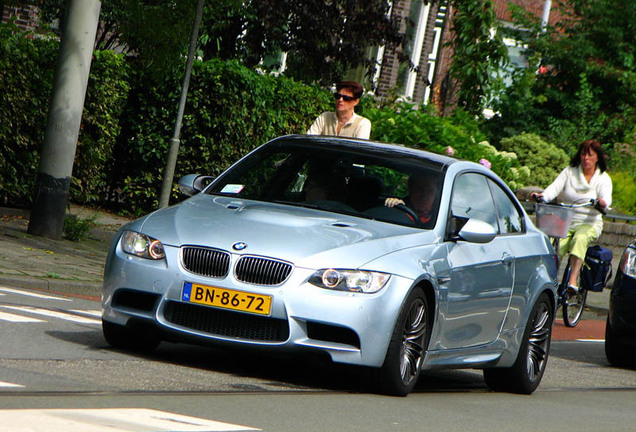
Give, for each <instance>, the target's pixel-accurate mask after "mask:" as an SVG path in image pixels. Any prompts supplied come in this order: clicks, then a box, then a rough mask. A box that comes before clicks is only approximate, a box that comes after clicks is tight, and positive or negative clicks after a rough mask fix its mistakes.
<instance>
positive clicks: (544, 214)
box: [535, 198, 605, 327]
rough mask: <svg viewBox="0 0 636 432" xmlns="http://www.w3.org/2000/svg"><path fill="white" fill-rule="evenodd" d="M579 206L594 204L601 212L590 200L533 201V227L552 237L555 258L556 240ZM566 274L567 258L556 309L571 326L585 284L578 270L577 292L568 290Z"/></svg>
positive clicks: (575, 321) (579, 309) (595, 203)
mask: <svg viewBox="0 0 636 432" xmlns="http://www.w3.org/2000/svg"><path fill="white" fill-rule="evenodd" d="M582 207H594V208H595V209H596V210H597V211H599V212H600V213H601V214H605V211H604V210H603V209H602V208H601V207H600V206H599V204H598V201H597V200H593V199H592V200H590V201H586V202H584V203H581V204H576V203H575V204H548V203H545V202H543V200H541V199H540V198H539V199H538V200H537V202H536V204H535V211H536V216H537V228H539V229H540V230H541V231H543V233H544V234H546V235H547V236H548V237H550V238H551V239H552V247H553V248H554V253H555V255H556V256H557V260H558V256H559V240H560V239H562V238H566V237H567V235H568V230H569V229H570V223H571V222H572V217H573V216H574V214H575V213H576V210H577V209H579V208H582ZM591 247H592V246H591V245H590V246H589V247H588V250H587V253H589V251H590V248H591ZM587 253H586V255H587ZM570 273H571V268H570V260H569V259H568V261H567V264H566V266H565V270H564V271H563V276H562V278H561V282H560V283H559V287H558V289H557V308H558V307H561V309H562V312H563V322H564V324H565V326H566V327H575V326H576V325H577V324H578V323H579V321H580V320H581V316H582V315H583V309H584V308H585V302H586V300H587V291H588V289H589V287H588V286H587V283H586V281H585V279H582V278H581V273H579V277H578V281H577V286H578V287H579V289H578V291H577V292H571V291H570V290H568V281H569V279H570Z"/></svg>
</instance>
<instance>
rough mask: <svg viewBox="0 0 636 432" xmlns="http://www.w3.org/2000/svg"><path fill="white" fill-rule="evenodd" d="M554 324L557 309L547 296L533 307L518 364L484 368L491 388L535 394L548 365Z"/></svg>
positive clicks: (524, 333)
mask: <svg viewBox="0 0 636 432" xmlns="http://www.w3.org/2000/svg"><path fill="white" fill-rule="evenodd" d="M553 322H554V308H553V306H552V303H551V302H550V299H549V297H548V295H547V294H545V293H543V294H541V295H540V296H539V299H538V300H537V302H536V303H535V305H534V307H533V308H532V312H531V314H530V318H529V319H528V323H527V324H526V328H525V330H524V332H523V340H522V342H521V346H520V347H519V353H518V354H517V359H516V360H515V363H514V364H513V365H512V366H511V367H508V368H491V369H484V379H485V380H486V384H487V385H488V387H490V388H492V389H493V390H497V391H505V392H510V393H517V394H531V393H532V392H534V391H535V390H536V389H537V387H539V384H540V383H541V378H543V373H544V372H545V368H546V366H547V363H548V356H549V354H550V339H551V336H552V324H553Z"/></svg>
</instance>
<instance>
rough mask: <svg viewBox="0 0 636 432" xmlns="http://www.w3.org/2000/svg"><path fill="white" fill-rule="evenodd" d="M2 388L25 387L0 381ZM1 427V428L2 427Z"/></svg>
mask: <svg viewBox="0 0 636 432" xmlns="http://www.w3.org/2000/svg"><path fill="white" fill-rule="evenodd" d="M0 387H5V388H6V387H24V386H23V385H21V384H13V383H8V382H2V381H0ZM0 427H1V426H0Z"/></svg>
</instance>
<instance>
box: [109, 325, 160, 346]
mask: <svg viewBox="0 0 636 432" xmlns="http://www.w3.org/2000/svg"><path fill="white" fill-rule="evenodd" d="M102 332H103V333H104V338H105V339H106V342H108V345H110V346H111V347H113V348H118V349H124V350H130V351H135V352H139V353H149V352H151V351H154V350H155V348H157V346H159V343H160V342H161V338H160V337H159V334H158V332H157V331H156V330H154V329H152V328H151V327H149V326H140V325H139V326H122V325H119V324H114V323H111V322H109V321H104V320H102Z"/></svg>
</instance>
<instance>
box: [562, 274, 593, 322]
mask: <svg viewBox="0 0 636 432" xmlns="http://www.w3.org/2000/svg"><path fill="white" fill-rule="evenodd" d="M567 274H568V277H567V278H566V277H565V276H564V277H563V281H564V285H565V287H566V288H565V297H564V301H563V323H564V324H565V326H566V327H574V326H576V325H577V324H578V323H579V321H580V320H581V316H582V315H583V309H584V308H585V301H586V300H587V289H585V287H583V286H582V284H581V275H580V274H579V278H578V281H577V285H578V287H579V291H578V292H577V293H569V292H568V291H567V280H568V278H569V272H567Z"/></svg>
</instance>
